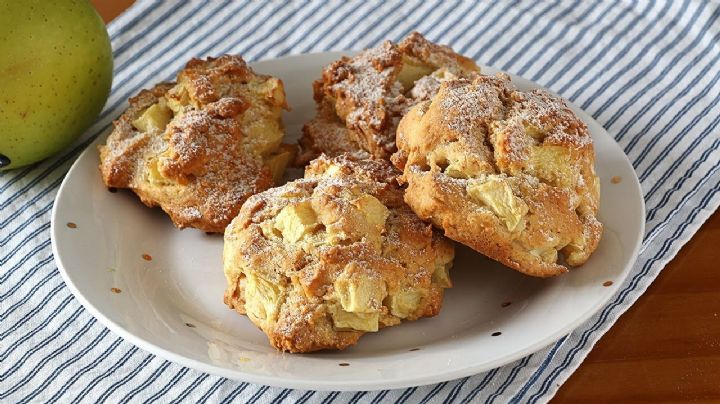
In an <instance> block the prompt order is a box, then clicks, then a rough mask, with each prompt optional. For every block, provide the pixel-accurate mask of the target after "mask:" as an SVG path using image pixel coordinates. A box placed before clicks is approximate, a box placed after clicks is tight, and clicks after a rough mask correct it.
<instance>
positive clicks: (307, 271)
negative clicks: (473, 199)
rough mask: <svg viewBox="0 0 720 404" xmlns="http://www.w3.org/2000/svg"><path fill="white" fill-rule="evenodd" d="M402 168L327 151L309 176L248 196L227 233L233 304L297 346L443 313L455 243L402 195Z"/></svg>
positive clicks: (277, 341) (328, 345) (279, 344)
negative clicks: (330, 154)
mask: <svg viewBox="0 0 720 404" xmlns="http://www.w3.org/2000/svg"><path fill="white" fill-rule="evenodd" d="M398 174H399V172H397V171H396V170H395V169H394V168H393V167H392V166H390V164H389V163H387V162H384V161H383V162H380V161H370V160H366V161H362V160H358V159H356V158H354V157H352V156H348V155H345V156H341V157H338V158H335V159H328V158H325V157H320V158H319V159H316V160H315V161H313V162H312V163H311V164H310V165H309V166H308V168H307V171H306V175H305V178H303V179H299V180H296V181H293V182H290V183H287V184H285V185H283V186H281V187H277V188H272V189H270V190H268V191H265V192H263V193H260V194H257V195H255V196H253V197H251V198H250V199H248V201H247V202H246V203H245V204H244V205H243V207H242V209H241V211H240V214H239V215H238V216H237V218H235V219H234V220H233V221H232V223H231V224H230V226H228V228H227V230H226V232H225V247H224V257H223V258H224V268H225V277H226V279H227V285H228V287H227V290H226V292H225V303H226V304H227V305H228V306H229V307H230V308H232V309H234V310H236V311H238V312H239V313H242V314H246V315H247V316H248V317H249V319H250V320H251V321H252V322H253V323H254V324H255V325H257V326H258V327H259V328H260V329H261V330H262V331H263V332H264V333H265V334H266V335H267V336H268V340H269V342H270V343H271V344H272V345H273V346H274V347H275V348H277V349H278V350H281V351H288V352H294V353H300V352H312V351H317V350H324V349H344V348H346V347H348V346H350V345H353V344H355V343H356V342H357V341H358V339H359V338H360V337H361V336H362V335H363V334H364V333H366V332H376V331H378V330H380V329H381V328H383V327H387V326H392V325H396V324H399V323H400V322H401V321H403V320H415V319H418V318H421V317H428V316H434V315H436V314H438V313H439V311H440V307H441V304H442V298H443V290H444V289H445V288H447V287H450V286H451V283H450V279H449V275H448V271H449V268H450V266H451V265H452V260H453V258H454V249H453V245H452V243H451V242H450V241H448V240H446V239H444V238H443V237H442V236H441V235H439V233H438V232H437V231H435V230H433V228H432V225H429V224H426V223H424V222H422V221H421V220H420V219H419V218H418V217H417V216H416V215H415V214H414V213H413V212H412V211H411V210H410V208H409V207H408V206H407V205H406V204H405V203H404V202H403V199H402V191H401V189H400V188H399V186H398V185H397V183H396V182H395V178H396V177H397V175H398Z"/></svg>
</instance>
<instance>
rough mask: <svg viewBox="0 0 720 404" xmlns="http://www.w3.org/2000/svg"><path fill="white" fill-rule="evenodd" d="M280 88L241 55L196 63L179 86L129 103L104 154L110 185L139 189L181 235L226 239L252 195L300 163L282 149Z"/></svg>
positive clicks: (105, 179)
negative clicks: (185, 231) (191, 230)
mask: <svg viewBox="0 0 720 404" xmlns="http://www.w3.org/2000/svg"><path fill="white" fill-rule="evenodd" d="M283 108H285V109H287V104H286V101H285V92H284V88H283V83H282V81H280V80H279V79H277V78H274V77H270V76H265V75H260V74H256V73H255V72H253V71H252V69H250V68H249V67H248V66H247V65H246V64H245V62H244V61H243V59H242V58H241V57H239V56H230V55H224V56H221V57H219V58H208V59H207V60H198V59H193V60H191V61H190V62H188V63H187V64H186V66H185V68H184V69H183V70H181V71H180V73H179V74H178V80H177V83H161V84H158V85H156V86H155V87H153V88H152V89H150V90H143V91H141V92H140V94H138V95H137V96H135V97H133V98H131V99H130V100H129V107H128V109H127V110H126V111H125V113H123V114H122V116H120V118H118V119H117V120H116V121H115V122H114V130H113V132H112V133H111V134H110V136H109V137H108V139H107V141H106V144H105V145H102V146H100V147H99V150H100V171H101V174H102V178H103V182H104V183H105V185H106V186H108V187H114V188H129V189H132V190H133V191H134V192H135V193H136V194H137V195H138V196H139V197H140V199H141V201H142V202H143V203H144V204H146V205H147V206H150V207H153V206H159V207H161V208H162V209H163V210H164V211H165V212H166V213H167V214H168V215H169V216H170V218H171V219H172V221H173V222H174V223H175V225H176V226H178V227H180V228H184V227H195V228H198V229H200V230H203V231H208V232H222V231H223V230H224V229H225V227H226V226H227V224H228V223H229V222H230V220H231V219H232V218H233V217H235V215H236V214H237V212H238V211H239V209H240V206H241V205H242V204H243V202H245V200H246V199H247V198H248V197H250V196H251V195H253V194H255V193H257V192H261V191H263V190H265V189H268V188H270V187H272V186H273V184H274V183H275V182H277V181H278V179H279V178H280V177H281V176H282V173H283V171H284V169H285V166H286V165H287V163H288V162H290V161H291V160H292V159H293V158H294V154H295V147H294V146H290V145H282V144H281V143H282V138H283V134H284V129H283V126H282V122H281V119H280V114H281V110H282V109H283Z"/></svg>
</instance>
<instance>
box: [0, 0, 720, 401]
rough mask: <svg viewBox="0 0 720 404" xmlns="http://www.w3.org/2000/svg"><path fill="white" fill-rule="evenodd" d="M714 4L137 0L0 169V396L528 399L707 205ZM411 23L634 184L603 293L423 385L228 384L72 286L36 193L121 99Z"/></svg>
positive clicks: (651, 274) (548, 383) (632, 294)
mask: <svg viewBox="0 0 720 404" xmlns="http://www.w3.org/2000/svg"><path fill="white" fill-rule="evenodd" d="M718 17H720V5H719V4H718V3H711V2H699V1H693V0H679V1H641V2H633V1H616V2H611V1H560V2H536V1H528V2H520V1H503V2H480V3H471V2H452V1H436V0H435V1H390V2H331V3H325V2H309V3H300V2H296V3H284V2H270V3H261V2H253V3H246V2H238V1H234V2H221V1H213V2H208V3H200V2H182V3H181V2H175V1H166V2H161V1H140V2H138V3H136V4H135V5H133V6H132V7H131V8H130V9H129V10H128V11H126V12H125V13H124V14H123V15H121V16H120V17H118V18H117V19H115V20H114V21H113V22H112V23H111V24H110V25H109V28H108V29H109V33H110V36H111V39H112V45H113V50H114V58H115V78H114V82H113V89H112V94H111V95H110V98H109V100H108V101H107V104H106V106H105V109H104V111H103V112H102V113H101V115H100V116H99V118H98V120H97V122H96V123H95V124H94V125H93V126H92V127H91V128H90V129H89V130H88V131H87V133H86V134H85V136H84V137H83V138H82V140H81V141H79V142H78V143H76V144H75V145H74V146H73V147H71V148H69V149H67V150H65V151H64V152H63V153H61V154H60V155H58V156H56V157H54V158H52V159H49V160H47V161H45V162H43V163H42V164H39V165H35V166H32V167H29V168H24V169H19V170H14V171H9V172H2V173H0V209H1V211H0V228H1V229H2V230H0V266H1V267H2V270H1V271H0V302H1V304H0V313H1V314H0V375H1V376H0V401H1V402H13V403H24V402H36V401H61V402H87V403H95V402H114V403H115V402H123V403H124V402H135V401H144V402H152V401H159V402H201V403H202V402H213V403H217V402H223V403H226V402H233V401H234V402H249V403H253V402H258V403H266V402H282V401H284V402H307V403H329V402H332V401H335V402H351V403H377V402H406V401H408V402H423V403H426V402H430V403H435V402H457V403H467V402H479V401H488V402H492V401H497V402H507V401H510V402H545V401H547V400H549V399H550V398H551V397H552V396H553V394H554V393H555V392H556V391H557V389H558V387H559V386H560V385H561V384H562V383H563V382H564V381H565V380H566V379H567V378H568V377H569V376H570V375H571V374H572V372H573V371H574V370H575V369H576V368H577V367H578V366H579V365H580V363H581V362H582V360H583V359H584V358H585V356H586V355H587V354H588V352H589V351H590V349H592V346H593V345H594V344H595V342H596V341H597V340H598V339H599V338H600V337H601V336H602V335H603V333H605V331H607V330H608V329H609V328H610V327H611V326H612V325H613V323H614V322H615V320H616V319H617V318H618V316H620V315H621V314H622V313H623V312H624V311H625V310H627V308H628V307H629V306H630V305H631V304H632V303H633V302H634V301H635V300H636V299H637V298H638V297H639V296H640V295H641V294H642V293H643V292H644V291H645V289H646V288H647V287H648V285H649V284H650V283H651V282H652V280H653V279H654V278H655V277H656V276H657V274H658V272H659V271H660V270H661V269H662V268H663V266H664V265H665V264H666V263H667V262H668V261H669V260H670V259H672V258H673V256H674V255H675V254H676V253H677V251H678V249H679V248H680V247H681V246H682V245H683V244H684V243H685V242H687V240H688V239H689V238H690V237H691V236H692V235H693V234H694V233H695V232H696V231H697V229H698V228H699V227H700V225H701V224H702V223H703V222H704V221H705V220H706V219H707V218H708V217H709V216H710V214H711V213H712V212H713V211H714V210H715V209H716V208H717V207H718V204H720V194H719V193H718V191H720V174H719V173H718V170H719V169H720V164H719V162H720V136H719V135H718V134H719V133H720V131H719V130H718V129H717V126H718V123H720V105H719V104H718V103H719V102H720V83H719V82H718V80H720V38H719V36H720V23H719V22H718ZM412 30H418V31H420V32H422V33H423V34H425V35H426V36H427V38H428V39H430V40H432V41H435V42H439V43H445V44H449V45H451V46H452V47H453V48H454V49H455V50H457V51H459V52H460V53H462V54H465V55H468V56H469V57H472V58H474V59H476V60H477V61H478V62H479V63H481V64H485V65H491V66H495V67H498V68H500V69H503V70H506V71H508V72H511V73H515V74H518V75H520V76H523V77H526V78H528V79H530V80H533V81H535V82H537V83H540V84H541V85H543V86H546V87H547V88H550V89H551V90H553V91H555V92H557V93H559V94H561V95H562V96H563V97H565V98H568V99H570V100H572V102H574V103H575V104H577V105H578V106H580V107H582V108H583V109H585V110H586V111H587V112H588V113H590V114H591V115H593V116H594V117H595V119H597V120H598V121H599V122H600V123H601V124H602V125H603V126H604V127H605V128H606V129H607V130H608V131H609V132H610V133H611V134H612V135H613V136H614V137H615V139H616V140H617V141H618V142H619V143H620V145H621V146H622V148H623V149H624V150H625V152H626V153H627V155H628V156H629V157H630V160H631V161H632V163H633V165H634V167H635V170H636V172H637V174H638V176H639V178H640V180H641V182H642V187H643V192H644V195H645V201H646V205H647V229H646V234H645V238H644V242H643V244H642V247H641V250H640V256H639V258H638V260H637V263H636V264H635V266H634V268H633V270H632V273H631V274H630V276H629V277H628V279H627V280H626V281H625V282H624V284H623V285H622V286H621V288H620V290H619V292H618V293H617V295H616V296H614V297H613V299H612V300H611V302H610V303H608V304H607V305H606V306H605V307H604V308H603V309H602V310H600V311H599V312H598V313H597V314H596V315H595V316H593V317H592V318H591V319H590V320H589V321H587V322H586V323H584V324H583V325H581V326H580V327H578V328H577V329H576V330H575V331H573V332H572V333H570V334H569V335H567V336H565V337H564V338H562V339H561V340H559V341H557V342H556V343H554V344H552V345H551V346H549V347H547V348H546V349H543V350H541V351H539V352H537V353H535V354H532V355H530V356H528V357H526V358H523V359H521V360H518V361H517V362H514V363H511V364H508V365H506V366H503V367H501V368H497V369H494V370H491V371H489V372H486V373H483V374H478V375H474V376H472V377H467V378H464V379H460V380H453V381H448V382H445V383H440V384H437V385H430V386H421V387H413V388H409V389H398V390H386V391H378V392H344V393H340V392H313V391H299V390H289V389H282V388H271V387H266V386H261V385H254V384H248V383H239V382H235V381H231V380H226V379H222V378H219V377H215V376H210V375H207V374H204V373H201V372H198V371H195V370H192V369H188V368H184V367H182V366H180V365H177V364H174V363H170V362H168V361H165V360H163V359H160V358H158V357H156V356H154V355H152V354H149V353H148V352H145V351H143V350H141V349H139V348H137V347H135V346H133V345H132V344H130V343H128V342H126V341H124V340H122V339H121V338H119V337H118V336H116V335H114V334H113V333H112V332H110V331H109V330H108V329H106V328H105V327H104V326H103V325H102V324H100V323H99V322H98V321H97V320H95V319H94V318H93V317H92V316H91V315H90V314H89V313H88V312H87V311H85V310H84V309H83V307H82V306H81V305H80V303H78V301H77V300H76V299H75V298H74V297H73V295H72V294H71V293H70V291H69V290H68V288H67V287H66V286H65V284H64V283H63V280H62V278H61V276H60V274H59V272H58V269H57V267H56V265H55V263H54V260H53V255H52V251H51V247H50V232H49V228H50V214H51V210H52V206H53V199H54V197H55V194H56V192H57V189H58V187H59V185H60V182H61V181H62V179H63V177H64V175H65V173H66V172H67V170H68V169H69V168H70V166H71V164H72V162H73V161H74V159H75V158H76V157H77V156H78V154H79V153H80V152H81V151H82V150H83V149H84V148H85V147H86V146H87V145H88V144H89V143H90V142H91V141H92V139H93V138H95V137H96V136H98V135H99V134H100V133H104V132H106V130H107V128H108V127H109V125H110V123H111V121H112V119H114V118H116V117H117V116H119V115H120V114H121V113H122V111H123V109H124V108H125V107H126V105H127V101H126V100H127V99H128V97H129V96H132V95H133V94H136V93H137V92H138V91H139V90H140V89H141V88H144V87H148V86H150V85H151V84H152V83H155V82H157V81H160V80H167V79H171V78H172V77H173V76H174V75H175V73H176V72H177V71H178V70H179V69H180V68H181V67H182V66H183V64H184V63H185V61H187V60H188V59H190V58H191V57H204V56H208V55H219V54H223V53H237V54H241V55H243V56H244V57H245V58H246V60H248V61H254V60H259V59H267V58H274V57H277V56H282V55H289V54H299V53H307V52H320V51H327V50H345V49H361V48H365V47H370V46H374V45H377V44H378V43H380V42H381V41H382V40H383V39H392V40H399V39H401V38H402V37H404V36H405V35H406V34H408V33H409V32H411V31H412Z"/></svg>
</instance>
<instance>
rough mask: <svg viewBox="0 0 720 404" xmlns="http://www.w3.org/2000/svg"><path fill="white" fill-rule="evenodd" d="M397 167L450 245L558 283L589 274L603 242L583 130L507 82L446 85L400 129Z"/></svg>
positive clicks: (563, 112)
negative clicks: (576, 271)
mask: <svg viewBox="0 0 720 404" xmlns="http://www.w3.org/2000/svg"><path fill="white" fill-rule="evenodd" d="M397 145H398V152H397V153H396V154H395V155H394V156H393V158H392V160H393V162H394V163H395V165H396V166H397V167H398V168H399V169H401V170H403V176H402V177H401V182H407V184H408V188H407V191H406V193H405V201H406V202H407V203H408V205H410V206H411V207H412V209H413V210H414V211H415V213H417V214H418V216H420V217H421V218H422V219H425V220H430V221H432V223H433V224H435V225H436V226H437V227H439V228H440V229H442V230H444V232H445V235H446V236H447V237H449V238H451V239H453V240H456V241H458V242H461V243H463V244H465V245H468V246H470V247H472V248H473V249H475V250H477V251H479V252H481V253H483V254H485V255H487V256H488V257H490V258H492V259H495V260H497V261H499V262H501V263H503V264H505V265H507V266H509V267H511V268H514V269H516V270H518V271H520V272H523V273H525V274H528V275H533V276H541V277H544V276H552V275H557V274H561V273H564V272H566V271H567V270H568V269H567V267H566V266H564V265H563V264H562V261H560V260H559V258H560V257H559V255H558V252H560V253H561V254H562V256H563V258H564V260H565V262H566V263H567V264H569V265H572V266H577V265H581V264H583V263H584V262H585V261H586V260H587V259H588V258H589V257H590V254H591V253H592V252H593V251H594V250H595V248H596V247H597V245H598V242H599V240H600V237H601V233H602V224H601V223H600V222H599V221H598V220H597V211H598V204H599V196H600V189H599V187H600V185H599V184H600V183H599V180H598V177H597V175H596V174H595V169H594V166H593V165H594V160H595V154H594V150H593V143H592V138H591V137H590V134H589V133H588V131H587V128H586V126H585V124H584V123H583V122H582V121H581V120H580V119H579V118H578V117H577V116H575V114H574V113H573V112H572V111H571V110H570V109H569V108H568V106H567V105H566V104H565V102H564V101H563V100H562V99H560V98H558V97H555V96H553V95H551V94H550V93H548V92H545V91H541V90H534V91H530V92H521V91H518V90H517V89H515V87H514V86H513V85H512V83H511V81H510V78H509V77H508V76H507V75H504V74H499V75H497V76H496V77H490V76H481V75H479V76H477V77H475V78H473V79H472V80H468V79H458V80H454V81H448V82H445V83H443V84H442V85H441V88H440V90H439V92H438V94H437V95H436V96H435V97H433V98H432V100H431V101H426V102H423V103H420V104H418V105H416V106H415V107H414V108H412V109H411V110H410V112H409V113H408V114H407V115H406V116H405V117H404V118H403V119H402V121H401V122H400V125H399V128H398V136H397Z"/></svg>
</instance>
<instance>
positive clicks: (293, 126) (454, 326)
mask: <svg viewBox="0 0 720 404" xmlns="http://www.w3.org/2000/svg"><path fill="white" fill-rule="evenodd" d="M339 56H340V54H339V53H322V54H313V55H301V56H294V57H287V58H283V59H277V60H269V61H263V62H259V63H254V64H253V67H254V68H255V69H256V70H257V71H259V72H262V73H266V74H272V75H274V76H278V77H280V78H282V79H283V81H284V82H285V88H286V91H287V96H288V101H289V103H290V105H291V106H292V112H290V113H288V114H286V115H285V117H284V119H285V123H286V126H287V128H288V133H289V137H290V139H291V140H295V139H296V138H297V136H299V133H300V128H301V127H302V124H303V122H305V121H306V120H307V119H308V118H310V117H311V116H312V115H313V113H314V103H313V99H312V92H311V82H312V80H314V79H315V78H316V77H319V75H320V70H321V68H322V67H323V66H325V65H326V64H328V63H329V62H331V61H333V60H335V59H337V58H338V57H339ZM495 71H496V70H495V69H492V68H485V69H484V72H485V73H495ZM513 80H514V82H515V84H516V85H517V86H518V87H519V88H520V89H522V90H530V89H533V88H538V87H539V86H538V85H536V84H533V83H532V82H529V81H527V80H524V79H522V78H519V77H513ZM148 85H150V83H148ZM574 110H575V112H576V113H577V114H579V115H580V117H581V118H582V119H583V120H584V121H585V122H586V123H587V124H588V127H589V128H590V132H591V133H592V136H593V139H594V141H595V150H596V153H597V163H596V164H597V172H598V173H599V175H600V179H601V187H602V192H601V193H602V199H601V204H600V206H601V209H600V220H601V221H602V222H603V223H604V224H605V233H604V234H603V238H602V241H601V243H600V246H599V248H598V249H597V251H596V252H595V253H594V255H593V256H592V258H590V260H589V261H588V262H587V263H586V264H585V265H584V266H583V267H581V268H578V269H575V270H573V271H572V272H570V273H569V274H566V275H563V276H560V277H556V278H553V279H535V278H531V277H527V276H523V275H521V274H519V273H517V272H515V271H513V270H510V269H507V268H504V267H502V266H501V265H499V264H496V263H494V262H492V261H490V260H488V259H486V258H484V257H483V256H481V255H480V254H477V253H475V252H473V251H471V250H469V249H467V248H460V247H459V248H458V249H457V259H456V261H455V267H454V268H453V270H452V272H451V275H452V278H453V283H454V284H455V287H454V288H452V289H450V290H448V291H447V292H446V295H445V302H444V304H443V309H442V313H441V314H440V315H439V316H437V317H435V318H431V319H423V320H420V321H416V322H409V323H404V324H402V325H400V326H397V327H391V328H388V329H385V330H382V332H379V333H376V334H368V335H365V336H364V337H362V338H361V339H360V342H359V343H358V344H357V345H356V346H354V347H352V348H349V349H347V350H345V351H342V352H321V353H314V354H307V355H292V354H282V353H278V352H276V351H275V350H274V349H273V348H271V347H270V346H269V345H268V342H267V339H266V337H265V335H264V334H263V333H261V332H260V331H259V330H258V329H257V328H256V327H255V326H254V325H253V324H252V323H251V322H250V321H249V320H248V319H247V318H245V317H243V316H241V315H238V314H236V313H235V312H233V311H231V310H230V309H228V308H227V307H226V306H225V305H224V304H223V301H222V296H223V291H224V288H225V279H224V277H223V271H222V260H221V258H222V254H221V253H222V237H221V236H217V235H216V236H209V235H206V234H205V233H203V232H200V231H197V230H194V229H187V230H183V231H179V230H177V229H176V228H175V227H174V226H173V225H172V223H171V222H170V220H169V219H168V218H167V217H166V216H165V215H164V214H163V213H162V212H161V211H160V210H159V209H148V208H146V207H145V206H143V205H142V204H141V203H140V202H139V200H138V199H137V197H135V195H133V194H131V193H130V192H128V191H120V192H117V193H110V192H108V190H107V189H106V188H105V187H104V186H103V184H102V181H101V179H100V174H99V172H98V168H97V165H98V155H97V151H96V145H95V144H93V145H91V146H90V147H89V148H88V149H87V150H86V151H85V152H84V153H83V154H82V155H81V156H80V158H79V159H78V160H77V161H76V162H75V164H74V165H73V167H72V168H71V170H70V172H69V173H68V175H67V177H66V178H65V180H64V181H63V184H62V186H61V188H60V191H59V192H58V195H57V199H56V201H55V206H54V209H53V215H52V246H53V252H54V253H55V259H56V261H57V264H58V267H59V268H60V271H61V273H62V276H63V277H64V279H65V282H66V283H67V285H68V287H69V288H70V289H71V290H72V292H73V293H74V294H75V296H76V297H77V298H78V300H80V302H82V304H83V305H84V306H85V308H86V309H87V310H89V311H90V312H91V313H92V314H93V315H94V316H95V317H97V318H98V319H99V320H100V321H101V322H102V323H103V324H105V325H106V326H107V327H108V328H110V329H111V330H112V331H113V332H115V333H117V334H119V335H121V336H122V337H123V338H125V339H126V340H128V341H130V342H132V343H133V344H135V345H137V346H139V347H141V348H143V349H145V350H147V351H149V352H152V353H154V354H156V355H158V356H161V357H163V358H166V359H168V360H171V361H173V362H177V363H180V364H182V365H185V366H189V367H191V368H195V369H199V370H201V371H204V372H208V373H212V374H216V375H220V376H224V377H228V378H231V379H236V380H242V381H249V382H253V383H262V384H268V385H274V386H283V387H292V388H301V389H316V390H373V389H387V388H399V387H406V386H414V385H422V384H429V383H435V382H440V381H445V380H450V379H455V378H459V377H464V376H468V375H471V374H475V373H478V372H482V371H485V370H488V369H492V368H494V367H497V366H501V365H503V364H506V363H509V362H511V361H514V360H516V359H519V358H521V357H523V356H525V355H528V354H530V353H532V352H535V351H537V350H539V349H541V348H543V347H544V346H546V345H548V344H550V343H552V342H554V341H556V340H557V339H559V338H560V337H562V336H563V335H565V334H567V333H568V332H569V331H571V330H572V329H573V328H574V327H577V326H578V325H579V324H581V323H582V322H583V321H585V320H586V319H588V318H589V317H590V316H591V315H592V314H593V313H595V312H596V311H597V310H599V309H600V308H601V307H602V306H603V305H604V304H605V303H606V302H607V301H608V300H609V299H610V297H611V296H612V295H613V293H614V292H615V291H616V290H617V288H618V286H619V285H620V284H621V283H622V281H623V279H624V278H625V277H626V275H627V274H628V271H630V269H631V267H632V264H633V262H634V261H635V257H636V255H637V251H638V247H639V245H640V241H641V239H642V235H643V232H644V217H645V212H644V205H643V199H642V193H641V190H640V186H639V183H638V180H637V177H636V176H635V173H634V171H633V168H632V166H631V165H630V163H629V161H628V159H627V158H626V156H625V155H624V154H623V151H622V150H621V149H620V147H619V146H618V145H617V144H616V143H615V141H614V140H613V139H612V137H611V136H610V135H609V134H608V133H607V132H606V131H605V130H604V129H603V128H602V127H601V126H600V125H599V124H598V123H597V122H595V120H593V119H592V118H591V117H590V116H588V115H587V114H585V113H584V112H582V111H581V110H579V109H577V108H574ZM104 138H105V137H104V136H101V137H100V141H104ZM613 177H617V178H620V179H621V181H620V182H619V183H617V184H614V183H611V178H613ZM68 223H74V224H75V225H76V227H75V228H71V227H68V225H67V224H68ZM143 254H149V255H150V256H151V257H152V260H151V261H147V260H145V259H144V258H143ZM607 281H612V282H613V283H612V285H610V286H604V285H603V284H605V285H607ZM112 288H117V289H119V290H120V291H121V292H120V293H114V292H113V291H111V289H112ZM506 302H511V303H512V304H511V305H509V306H505V307H503V303H506ZM497 332H500V333H502V334H501V335H497V336H493V333H497ZM340 364H343V365H342V366H340Z"/></svg>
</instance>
